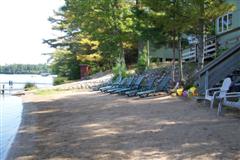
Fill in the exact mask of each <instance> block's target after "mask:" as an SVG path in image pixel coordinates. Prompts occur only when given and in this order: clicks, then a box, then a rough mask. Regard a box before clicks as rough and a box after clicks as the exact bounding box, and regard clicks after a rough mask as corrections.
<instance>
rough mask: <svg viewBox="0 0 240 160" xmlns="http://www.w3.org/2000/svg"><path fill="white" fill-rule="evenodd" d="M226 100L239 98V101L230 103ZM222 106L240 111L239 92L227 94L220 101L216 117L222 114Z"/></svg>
mask: <svg viewBox="0 0 240 160" xmlns="http://www.w3.org/2000/svg"><path fill="white" fill-rule="evenodd" d="M228 98H239V100H238V101H231V100H228ZM223 105H225V106H229V107H233V108H238V109H240V92H230V93H227V94H226V95H225V96H224V97H223V98H222V99H220V102H219V104H218V115H219V114H220V113H221V112H222V106H223Z"/></svg>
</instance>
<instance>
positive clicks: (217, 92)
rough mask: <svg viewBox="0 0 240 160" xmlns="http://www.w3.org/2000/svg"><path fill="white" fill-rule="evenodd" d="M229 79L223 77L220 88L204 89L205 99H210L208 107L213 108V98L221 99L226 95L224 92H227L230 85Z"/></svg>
mask: <svg viewBox="0 0 240 160" xmlns="http://www.w3.org/2000/svg"><path fill="white" fill-rule="evenodd" d="M231 83H232V81H231V79H230V78H225V79H224V81H223V84H222V87H220V88H210V89H207V90H206V93H205V100H209V101H210V103H211V104H210V108H211V109H213V103H214V100H215V99H216V98H217V99H222V98H224V97H225V96H226V93H227V92H228V90H229V88H230V86H231ZM210 92H213V94H212V95H210Z"/></svg>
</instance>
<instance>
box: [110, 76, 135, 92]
mask: <svg viewBox="0 0 240 160" xmlns="http://www.w3.org/2000/svg"><path fill="white" fill-rule="evenodd" d="M134 79H135V77H134V76H132V77H128V78H127V81H126V83H124V84H123V85H121V86H119V87H117V88H114V89H112V90H110V91H108V93H112V94H114V93H118V91H119V90H122V89H125V88H129V87H130V86H131V84H132V83H133V80H134Z"/></svg>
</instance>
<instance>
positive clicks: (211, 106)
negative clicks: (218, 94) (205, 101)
mask: <svg viewBox="0 0 240 160" xmlns="http://www.w3.org/2000/svg"><path fill="white" fill-rule="evenodd" d="M213 103H214V100H213V99H212V100H211V102H210V109H211V110H212V109H213Z"/></svg>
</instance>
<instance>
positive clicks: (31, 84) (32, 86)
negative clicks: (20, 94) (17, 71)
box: [24, 83, 37, 91]
mask: <svg viewBox="0 0 240 160" xmlns="http://www.w3.org/2000/svg"><path fill="white" fill-rule="evenodd" d="M36 88H37V86H36V85H35V84H34V83H26V84H25V86H24V90H25V91H29V90H33V89H36Z"/></svg>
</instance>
